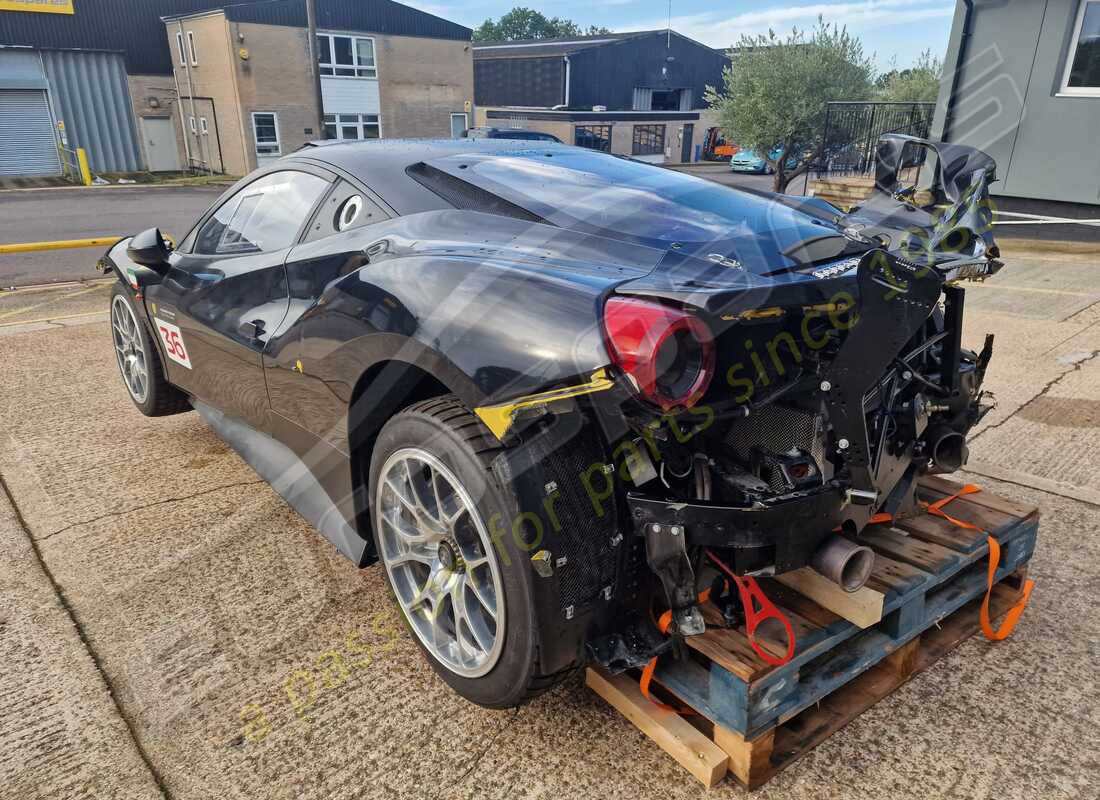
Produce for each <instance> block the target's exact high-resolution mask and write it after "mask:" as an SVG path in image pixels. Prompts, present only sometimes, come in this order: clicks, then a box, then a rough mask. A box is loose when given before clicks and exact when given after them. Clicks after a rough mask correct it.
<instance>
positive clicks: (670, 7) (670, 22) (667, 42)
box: [665, 0, 672, 50]
mask: <svg viewBox="0 0 1100 800" xmlns="http://www.w3.org/2000/svg"><path fill="white" fill-rule="evenodd" d="M665 49H666V50H671V49H672V0H668V40H667V41H666V42H665Z"/></svg>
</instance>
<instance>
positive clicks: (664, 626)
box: [638, 589, 710, 714]
mask: <svg viewBox="0 0 1100 800" xmlns="http://www.w3.org/2000/svg"><path fill="white" fill-rule="evenodd" d="M709 599H710V589H707V590H705V591H703V592H702V593H701V594H700V595H699V602H700V603H705V602H707V600H709ZM671 625H672V609H669V610H668V611H666V612H665V613H664V614H662V615H661V618H660V619H659V620H657V628H658V629H659V630H660V631H661V633H668V629H669V627H671ZM655 669H657V656H654V657H653V658H651V659H649V663H648V664H646V665H645V666H644V667H643V668H642V677H641V680H639V681H638V688H639V689H641V690H642V696H643V697H645V699H646V700H648V701H649V702H651V703H653V704H654V705H655V706H657V707H658V708H663V709H664V710H665V711H676V712H678V713H680V714H695V713H697V712H696V711H695V710H694V709H691V708H688V707H687V706H680V707H679V708H677V707H675V706H670V705H669V704H668V703H662V702H661V701H660V700H657V699H655V698H654V697H653V696H652V695H650V693H649V683H650V681H652V680H653V671H654V670H655Z"/></svg>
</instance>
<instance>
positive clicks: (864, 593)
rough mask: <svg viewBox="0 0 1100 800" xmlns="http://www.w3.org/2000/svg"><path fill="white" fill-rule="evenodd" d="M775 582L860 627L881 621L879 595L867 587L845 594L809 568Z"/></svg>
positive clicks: (777, 578)
mask: <svg viewBox="0 0 1100 800" xmlns="http://www.w3.org/2000/svg"><path fill="white" fill-rule="evenodd" d="M775 580H777V581H779V582H780V583H781V584H783V585H784V586H787V587H789V588H791V589H794V590H795V591H796V592H800V593H801V594H803V595H805V596H806V597H809V598H810V599H811V600H813V601H815V602H816V603H819V604H820V605H822V606H824V607H825V608H827V609H829V610H830V611H832V612H833V613H834V614H837V615H839V616H841V617H843V618H844V619H846V620H848V621H849V622H851V623H853V624H854V625H858V626H859V627H861V628H868V627H870V626H871V625H874V624H875V623H876V622H878V621H879V620H880V619H882V605H883V599H884V598H883V594H882V592H879V591H876V590H874V589H871V588H868V587H867V586H864V587H863V588H861V589H857V590H856V591H854V592H846V591H844V590H843V589H842V588H840V587H839V586H837V585H836V584H835V583H833V582H832V581H831V580H829V579H828V578H826V577H825V576H824V575H821V574H820V573H818V572H817V571H815V570H813V569H811V568H810V567H802V569H796V570H794V571H793V572H785V573H783V574H782V575H777V576H776V577H775Z"/></svg>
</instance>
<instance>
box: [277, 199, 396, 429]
mask: <svg viewBox="0 0 1100 800" xmlns="http://www.w3.org/2000/svg"><path fill="white" fill-rule="evenodd" d="M392 216H393V212H392V210H391V209H389V208H388V207H387V206H386V205H385V204H384V203H383V202H382V201H381V200H380V199H379V198H378V197H377V196H375V195H374V194H372V193H371V192H369V191H366V190H365V189H364V188H363V187H361V186H357V185H355V184H353V183H351V182H350V181H348V180H344V179H340V180H338V181H337V182H336V183H335V184H334V186H333V188H332V191H331V192H330V193H329V194H328V196H327V197H326V198H325V199H324V201H323V202H322V203H321V205H320V206H319V208H318V209H317V211H316V212H315V214H314V217H313V219H312V220H311V222H310V226H309V229H308V230H307V231H306V232H305V234H304V235H303V237H302V241H301V243H300V244H298V245H296V246H295V247H294V248H293V249H292V250H291V251H290V253H289V254H288V256H287V258H286V262H285V263H286V274H287V284H288V290H289V294H290V301H289V308H288V311H287V314H286V317H285V318H284V320H283V323H282V325H280V326H279V328H278V330H277V331H276V335H275V336H274V337H273V338H272V340H271V343H270V345H269V346H268V348H267V350H266V351H265V353H264V356H265V358H264V361H265V367H266V370H267V371H266V375H267V382H268V390H269V394H270V397H271V407H272V410H273V411H275V412H276V413H278V414H279V415H281V416H282V417H284V418H285V419H286V420H288V421H290V422H293V423H294V424H296V425H297V426H299V427H300V428H302V429H304V430H306V431H309V432H310V433H311V434H313V435H315V436H317V437H318V438H322V439H328V440H329V441H330V443H331V444H333V446H336V447H339V448H346V437H343V435H342V434H343V432H341V431H339V430H336V431H334V430H332V429H331V421H332V420H333V419H334V418H337V417H342V416H343V415H344V413H345V411H346V404H347V394H348V391H347V387H345V386H336V385H334V384H333V382H332V381H331V380H328V379H326V377H325V376H323V375H322V374H319V372H318V369H317V367H318V364H319V363H320V361H321V360H322V359H321V358H319V353H322V352H327V351H328V350H330V349H332V348H335V347H338V346H339V345H340V344H341V343H342V342H345V341H348V340H350V339H353V338H355V337H356V336H359V335H362V334H363V333H365V332H369V331H370V330H373V328H370V327H364V322H363V320H361V319H359V318H358V317H357V316H355V315H350V316H349V315H346V314H340V315H337V316H336V317H335V318H332V319H330V318H328V316H327V315H324V314H321V313H320V312H321V311H323V309H322V308H320V306H319V301H320V300H321V297H322V296H323V295H324V294H325V291H326V289H328V288H329V287H330V286H332V285H333V284H334V283H335V282H337V281H339V280H340V279H341V278H344V277H345V276H347V275H350V274H351V273H353V272H355V271H356V270H358V269H359V268H360V267H363V266H365V265H366V264H368V263H369V255H368V252H367V246H368V245H369V243H370V241H371V235H370V233H369V232H368V231H366V230H364V229H367V228H369V227H370V226H374V225H376V224H378V223H381V222H385V221H386V220H389V219H391V218H392ZM357 288H359V287H358V284H357ZM391 302H392V301H391ZM311 320H313V322H312V323H311ZM334 326H335V327H334ZM307 336H308V337H309V338H310V340H311V341H310V342H309V343H308V344H307V343H305V342H304V339H305V338H306V337H307ZM342 439H343V440H342Z"/></svg>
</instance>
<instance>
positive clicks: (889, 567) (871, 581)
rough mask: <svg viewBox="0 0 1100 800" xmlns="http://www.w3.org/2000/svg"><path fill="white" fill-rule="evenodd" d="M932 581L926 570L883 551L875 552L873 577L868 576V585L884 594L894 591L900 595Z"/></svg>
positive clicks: (872, 569)
mask: <svg viewBox="0 0 1100 800" xmlns="http://www.w3.org/2000/svg"><path fill="white" fill-rule="evenodd" d="M931 582H932V576H931V575H929V574H928V573H927V572H925V571H924V570H921V569H918V568H917V567H914V566H913V565H912V564H906V563H905V562H903V561H896V560H894V559H892V558H889V557H887V556H884V555H883V554H882V553H875V565H874V567H872V568H871V577H870V578H868V580H867V585H868V586H870V587H871V588H872V589H875V590H877V591H880V592H882V593H883V594H889V593H891V592H893V593H894V594H897V595H899V596H900V595H906V594H909V593H910V592H912V591H915V590H916V589H918V588H920V587H921V586H923V585H925V584H927V583H931Z"/></svg>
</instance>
